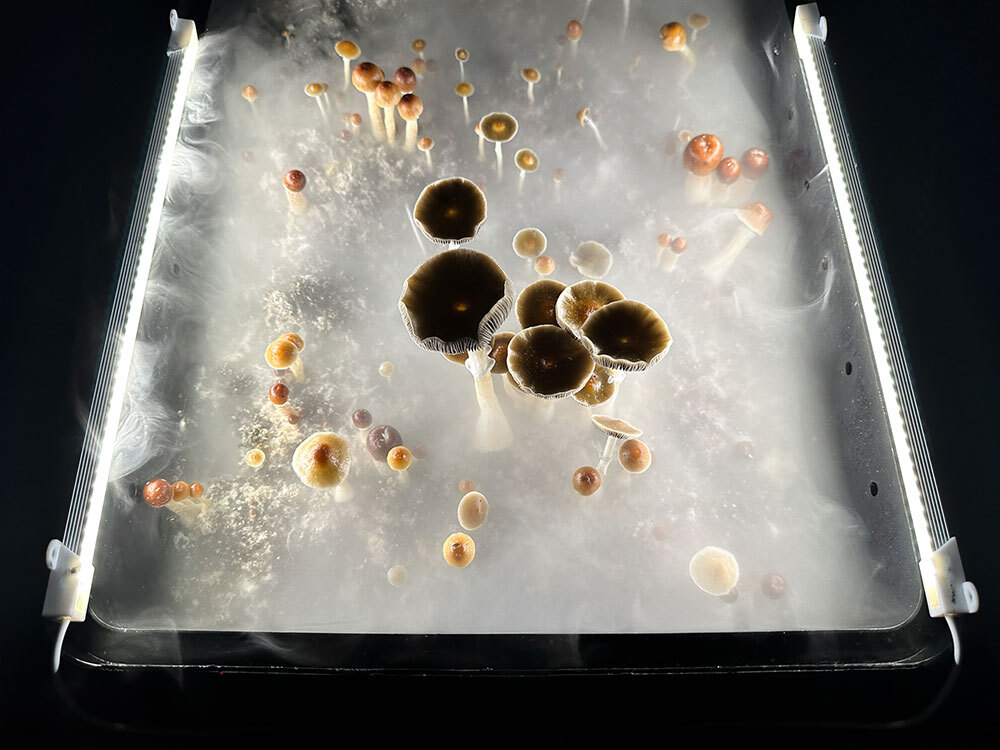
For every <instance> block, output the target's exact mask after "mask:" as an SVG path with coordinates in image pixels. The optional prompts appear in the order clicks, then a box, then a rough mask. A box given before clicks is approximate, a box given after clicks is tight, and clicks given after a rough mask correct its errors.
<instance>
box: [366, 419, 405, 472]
mask: <svg viewBox="0 0 1000 750" xmlns="http://www.w3.org/2000/svg"><path fill="white" fill-rule="evenodd" d="M402 444H403V436H402V435H400V434H399V430H397V429H396V428H395V427H393V426H392V425H389V424H380V425H377V426H376V427H372V428H371V429H370V430H368V433H367V434H366V435H365V447H366V448H367V449H368V455H369V456H371V457H372V461H374V462H375V463H376V464H384V463H386V461H388V460H389V451H391V450H392V449H393V448H395V447H396V446H399V445H402Z"/></svg>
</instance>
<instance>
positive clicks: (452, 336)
mask: <svg viewBox="0 0 1000 750" xmlns="http://www.w3.org/2000/svg"><path fill="white" fill-rule="evenodd" d="M513 301H514V287H513V285H512V284H511V283H510V280H509V279H508V278H507V276H506V275H505V274H504V272H503V270H502V269H501V268H500V266H498V265H497V264H496V262H495V261H494V260H493V259H492V258H490V257H489V256H488V255H485V254H484V253H480V252H477V251H475V250H469V249H459V250H448V251H447V252H442V253H438V254H437V255H435V256H434V257H432V258H429V259H428V260H426V261H424V262H423V263H422V264H421V265H420V266H419V267H418V268H417V269H416V270H415V271H414V272H413V273H412V274H411V275H410V277H409V278H408V279H407V280H406V281H405V282H404V284H403V294H402V297H400V300H399V311H400V314H401V315H402V317H403V323H404V324H405V325H406V330H407V331H408V332H409V334H410V337H411V338H412V339H413V340H414V341H415V342H416V343H417V345H418V346H420V347H422V348H424V349H429V350H431V351H437V352H446V353H448V354H455V353H457V352H467V351H471V350H473V349H483V348H485V347H487V346H489V345H490V343H491V341H492V338H493V334H494V333H495V332H496V330H497V329H498V328H499V327H500V325H501V324H502V323H503V321H504V320H505V319H506V318H507V316H508V315H509V314H510V309H511V307H512V306H513Z"/></svg>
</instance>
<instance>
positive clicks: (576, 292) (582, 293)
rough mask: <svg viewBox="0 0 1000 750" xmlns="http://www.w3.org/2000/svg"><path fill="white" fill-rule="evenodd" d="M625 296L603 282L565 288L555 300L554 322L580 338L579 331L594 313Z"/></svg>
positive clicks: (579, 284) (583, 283)
mask: <svg viewBox="0 0 1000 750" xmlns="http://www.w3.org/2000/svg"><path fill="white" fill-rule="evenodd" d="M623 299H625V295H624V294H622V293H621V292H619V291H618V290H617V289H616V288H615V287H613V286H611V284H606V283H604V282H603V281H580V282H577V283H576V284H573V285H572V286H568V287H566V289H564V290H563V292H562V294H560V295H559V299H558V300H556V322H557V323H558V324H559V325H560V326H562V327H563V328H565V329H566V330H567V331H569V332H570V333H571V334H573V335H574V336H576V337H577V338H579V337H580V335H581V333H580V329H581V328H583V324H584V323H586V322H587V319H588V318H589V317H590V316H591V315H593V314H594V313H595V312H597V311H598V310H600V309H601V308H602V307H604V306H605V305H607V304H610V303H612V302H620V301H621V300H623Z"/></svg>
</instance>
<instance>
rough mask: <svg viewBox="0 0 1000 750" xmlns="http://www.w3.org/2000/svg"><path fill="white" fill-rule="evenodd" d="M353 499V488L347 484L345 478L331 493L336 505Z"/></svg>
mask: <svg viewBox="0 0 1000 750" xmlns="http://www.w3.org/2000/svg"><path fill="white" fill-rule="evenodd" d="M353 497H354V488H353V487H351V485H350V484H348V482H347V477H344V479H343V481H341V483H340V484H338V485H337V487H336V489H334V491H333V500H334V502H337V503H346V502H347V501H348V500H350V499H352V498H353Z"/></svg>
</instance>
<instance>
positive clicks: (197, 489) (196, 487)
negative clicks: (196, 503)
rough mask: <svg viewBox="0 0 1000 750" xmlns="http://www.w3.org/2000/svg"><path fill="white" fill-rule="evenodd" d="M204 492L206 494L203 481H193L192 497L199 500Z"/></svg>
mask: <svg viewBox="0 0 1000 750" xmlns="http://www.w3.org/2000/svg"><path fill="white" fill-rule="evenodd" d="M204 494H205V485H203V484H202V483H201V482H192V483H191V497H193V498H194V499H195V500H197V499H198V498H200V497H201V496H202V495H204Z"/></svg>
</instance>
